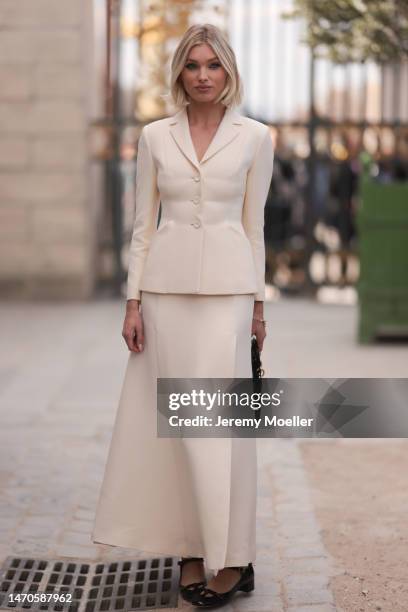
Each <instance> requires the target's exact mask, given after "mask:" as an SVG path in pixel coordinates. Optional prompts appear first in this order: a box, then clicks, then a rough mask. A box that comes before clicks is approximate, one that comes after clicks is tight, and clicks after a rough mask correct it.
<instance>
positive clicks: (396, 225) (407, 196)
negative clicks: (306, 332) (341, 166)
mask: <svg viewBox="0 0 408 612" xmlns="http://www.w3.org/2000/svg"><path fill="white" fill-rule="evenodd" d="M360 194H361V206H360V208H359V210H358V212H357V215H356V222H357V229H358V234H359V247H358V248H359V255H360V276H359V280H358V282H357V291H358V301H359V322H358V340H359V342H361V343H368V342H372V341H373V340H375V338H376V336H378V335H382V334H386V335H393V336H395V335H396V336H400V335H408V183H404V182H393V183H388V184H381V183H376V182H375V181H374V180H372V179H370V178H369V177H364V178H363V179H362V183H361V190H360Z"/></svg>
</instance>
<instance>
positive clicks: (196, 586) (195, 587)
mask: <svg viewBox="0 0 408 612" xmlns="http://www.w3.org/2000/svg"><path fill="white" fill-rule="evenodd" d="M190 561H204V559H203V557H187V558H185V559H181V560H180V561H178V562H177V563H178V565H179V566H180V576H179V589H180V595H181V596H182V598H183V599H184V600H185V601H188V602H191V601H192V599H193V597H194V596H195V595H196V593H197V591H199V590H200V589H202V588H203V587H204V586H205V585H206V584H207V582H206V581H205V580H204V581H202V582H192V583H191V584H183V585H181V584H180V580H181V571H182V569H183V567H184V566H185V565H186V563H190Z"/></svg>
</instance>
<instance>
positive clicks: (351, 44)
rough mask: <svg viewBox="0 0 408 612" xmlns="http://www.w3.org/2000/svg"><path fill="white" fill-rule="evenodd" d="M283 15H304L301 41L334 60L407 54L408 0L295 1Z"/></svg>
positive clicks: (391, 59)
mask: <svg viewBox="0 0 408 612" xmlns="http://www.w3.org/2000/svg"><path fill="white" fill-rule="evenodd" d="M283 16H284V17H286V18H289V17H303V18H305V21H306V26H307V31H306V38H305V39H304V42H306V43H307V44H308V45H309V46H310V47H312V48H313V49H314V50H315V53H316V56H320V57H328V58H329V59H331V60H332V61H334V62H336V63H345V62H350V61H360V62H363V61H366V60H373V61H375V62H377V63H380V64H382V63H388V62H395V61H401V60H402V59H403V58H404V57H405V58H407V57H408V0H294V10H293V11H291V12H290V13H286V14H284V15H283Z"/></svg>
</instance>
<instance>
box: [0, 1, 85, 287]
mask: <svg viewBox="0 0 408 612" xmlns="http://www.w3.org/2000/svg"><path fill="white" fill-rule="evenodd" d="M91 11H92V0H58V2H57V1H56V0H1V2H0V84H1V85H0V294H1V296H2V297H25V298H38V297H40V298H41V297H56V298H58V297H64V298H69V297H72V298H86V297H88V296H90V295H92V292H93V289H94V268H95V266H94V260H95V241H96V239H95V231H96V230H95V225H96V224H95V223H94V221H93V214H92V211H91V208H92V206H91V196H90V188H89V186H90V180H89V166H90V164H89V160H88V154H87V150H88V146H87V140H88V138H87V134H88V123H89V119H88V115H89V103H88V94H89V87H90V85H89V84H88V83H89V81H88V77H89V72H90V70H91V68H90V63H89V60H90V58H91V56H92V51H91V49H92V27H91V24H92V19H91Z"/></svg>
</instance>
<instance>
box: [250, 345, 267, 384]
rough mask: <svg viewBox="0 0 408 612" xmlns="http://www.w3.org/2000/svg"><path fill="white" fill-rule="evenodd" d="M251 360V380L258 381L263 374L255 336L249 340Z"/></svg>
mask: <svg viewBox="0 0 408 612" xmlns="http://www.w3.org/2000/svg"><path fill="white" fill-rule="evenodd" d="M251 359H252V379H253V380H254V381H255V380H260V379H261V378H262V376H263V375H264V374H265V372H264V370H263V368H262V362H261V355H260V353H259V347H258V342H257V340H256V336H252V338H251Z"/></svg>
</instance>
